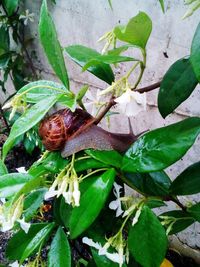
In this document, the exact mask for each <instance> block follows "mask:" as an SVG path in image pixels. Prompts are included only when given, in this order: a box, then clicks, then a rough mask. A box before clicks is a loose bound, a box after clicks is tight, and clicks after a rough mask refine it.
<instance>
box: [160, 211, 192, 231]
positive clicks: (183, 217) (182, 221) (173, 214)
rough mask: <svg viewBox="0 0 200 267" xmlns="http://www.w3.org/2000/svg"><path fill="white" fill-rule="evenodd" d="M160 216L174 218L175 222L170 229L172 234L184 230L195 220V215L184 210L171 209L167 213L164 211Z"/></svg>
mask: <svg viewBox="0 0 200 267" xmlns="http://www.w3.org/2000/svg"><path fill="white" fill-rule="evenodd" d="M160 216H167V217H169V218H174V223H173V225H172V228H171V230H170V231H169V234H170V235H173V234H176V233H178V232H181V231H183V230H184V229H186V228H187V227H188V226H190V225H191V224H193V223H194V222H195V220H194V218H193V216H192V215H191V214H189V213H187V212H185V211H182V210H171V211H168V212H165V213H162V214H161V215H160Z"/></svg>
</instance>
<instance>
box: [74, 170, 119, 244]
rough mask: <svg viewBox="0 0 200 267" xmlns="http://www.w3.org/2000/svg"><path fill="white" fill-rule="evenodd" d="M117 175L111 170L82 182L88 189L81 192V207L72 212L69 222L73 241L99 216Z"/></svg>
mask: <svg viewBox="0 0 200 267" xmlns="http://www.w3.org/2000/svg"><path fill="white" fill-rule="evenodd" d="M115 174H116V173H115V170H114V169H109V170H107V171H106V172H104V173H103V174H102V175H101V176H97V177H92V178H90V179H87V180H86V181H84V182H82V184H81V186H82V188H83V187H85V188H86V189H85V190H84V192H83V191H81V199H80V206H79V207H75V208H74V209H73V210H72V212H71V216H70V221H69V229H70V236H71V238H72V239H74V238H76V237H78V236H79V235H80V234H82V233H83V232H84V231H85V230H86V229H87V228H88V227H89V226H90V225H91V224H92V223H93V222H94V220H95V219H96V218H97V216H98V215H99V213H100V211H101V209H102V208H103V206H104V204H105V202H106V199H107V197H108V195H109V193H110V191H111V189H112V185H113V182H114V178H115ZM86 207H87V208H86Z"/></svg>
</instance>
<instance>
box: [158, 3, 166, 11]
mask: <svg viewBox="0 0 200 267" xmlns="http://www.w3.org/2000/svg"><path fill="white" fill-rule="evenodd" d="M159 3H160V6H161V9H162V12H163V13H165V3H164V0H159Z"/></svg>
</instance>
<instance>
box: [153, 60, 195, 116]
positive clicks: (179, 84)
mask: <svg viewBox="0 0 200 267" xmlns="http://www.w3.org/2000/svg"><path fill="white" fill-rule="evenodd" d="M197 84H198V80H197V78H196V76H195V74H194V71H193V68H192V66H191V63H190V60H189V58H183V59H179V60H178V61H176V62H175V63H174V64H173V65H172V66H171V67H170V68H169V70H168V71H167V73H166V74H165V76H164V78H163V80H162V83H161V86H160V91H159V95H158V108H159V111H160V113H161V115H162V116H163V118H165V117H166V116H167V115H169V114H170V113H172V112H173V111H174V110H175V109H176V108H177V107H178V106H179V105H180V104H181V103H182V102H183V101H185V100H186V99H187V98H188V97H189V96H190V95H191V93H192V92H193V90H194V89H195V87H196V85H197Z"/></svg>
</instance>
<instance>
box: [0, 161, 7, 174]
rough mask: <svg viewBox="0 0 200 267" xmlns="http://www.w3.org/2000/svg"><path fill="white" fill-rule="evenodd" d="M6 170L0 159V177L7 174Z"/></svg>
mask: <svg viewBox="0 0 200 267" xmlns="http://www.w3.org/2000/svg"><path fill="white" fill-rule="evenodd" d="M7 173H8V170H7V167H6V165H5V164H4V163H3V161H2V160H1V159H0V175H4V174H7Z"/></svg>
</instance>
